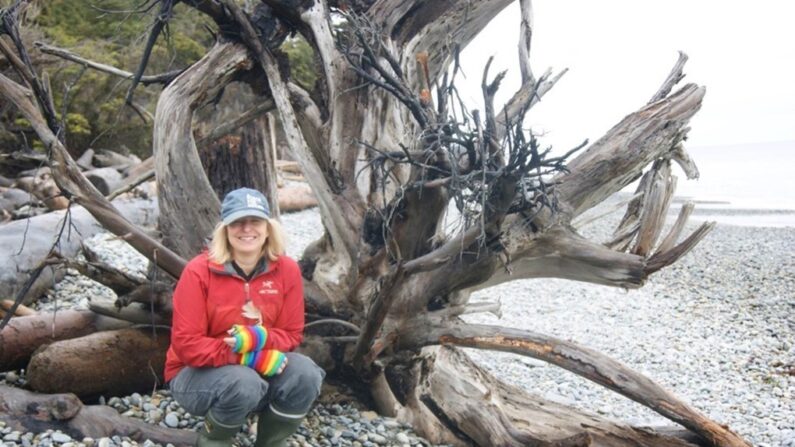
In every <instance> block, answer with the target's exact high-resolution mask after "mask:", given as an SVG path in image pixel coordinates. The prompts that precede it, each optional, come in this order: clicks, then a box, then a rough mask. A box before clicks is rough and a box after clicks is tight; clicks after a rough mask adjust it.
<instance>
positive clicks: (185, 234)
mask: <svg viewBox="0 0 795 447" xmlns="http://www.w3.org/2000/svg"><path fill="white" fill-rule="evenodd" d="M250 64H251V62H250V61H249V59H248V55H247V54H246V50H245V48H244V47H243V46H241V45H235V44H217V45H215V46H214V47H213V48H212V50H210V52H209V53H207V55H205V56H204V57H203V58H202V59H201V60H200V61H199V62H197V63H195V64H193V65H192V66H191V67H190V68H189V69H187V70H185V71H184V72H183V73H182V74H181V75H179V76H178V77H177V78H176V79H175V80H174V81H173V82H172V83H171V84H169V85H168V87H166V88H165V89H164V90H163V93H162V94H161V95H160V99H159V100H158V102H157V111H156V112H155V126H154V136H153V142H152V145H153V148H154V149H153V150H154V157H155V175H156V178H157V181H158V182H159V186H160V187H159V189H158V206H159V207H160V219H159V224H160V229H161V231H163V232H164V233H165V234H167V235H168V239H167V240H166V243H167V244H168V246H169V247H171V248H172V249H173V250H174V251H175V252H177V253H179V254H180V255H182V256H184V257H191V256H193V255H195V254H196V253H198V252H199V251H201V249H202V247H203V246H204V240H205V238H207V237H209V236H210V233H211V232H212V229H213V225H214V222H216V221H217V219H218V216H219V211H220V209H221V203H220V202H219V200H218V198H217V197H216V195H215V192H214V191H213V189H212V187H211V186H210V182H209V181H208V180H207V177H206V176H205V175H204V170H203V168H202V164H201V159H200V158H199V153H198V150H197V149H196V142H195V140H194V138H193V113H194V111H195V110H196V109H197V108H198V107H199V106H201V105H202V104H204V103H205V102H206V101H208V100H210V99H212V98H213V97H215V96H216V94H217V93H218V91H220V90H221V89H222V88H223V87H224V85H226V84H227V83H228V82H230V81H231V79H232V76H234V75H235V74H236V73H237V72H238V70H244V69H247V68H249V67H250V66H251V65H250ZM185 222H192V224H191V226H192V228H193V229H192V231H182V227H183V225H184V224H185Z"/></svg>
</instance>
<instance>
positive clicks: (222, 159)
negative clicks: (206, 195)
mask: <svg viewBox="0 0 795 447" xmlns="http://www.w3.org/2000/svg"><path fill="white" fill-rule="evenodd" d="M266 126H267V120H266V118H265V117H259V118H256V119H254V120H252V121H251V122H249V123H247V124H245V125H244V126H243V127H242V128H241V129H240V132H239V136H238V135H236V134H234V133H233V134H228V135H225V136H223V137H221V138H219V139H218V140H216V141H213V142H209V143H208V144H205V145H204V146H202V147H201V149H200V151H199V152H200V155H201V158H202V164H203V165H204V167H205V171H206V172H207V178H208V179H209V180H210V184H211V185H212V188H213V190H214V191H215V193H216V194H217V195H218V197H223V196H224V195H225V194H226V193H228V192H229V191H232V190H233V189H237V188H242V187H247V188H253V189H256V190H258V191H261V192H262V193H263V194H265V197H267V198H268V201H269V202H270V209H271V216H273V217H276V218H278V217H279V200H278V197H279V196H278V193H277V187H276V163H275V160H274V159H273V152H272V151H271V144H270V141H269V139H268V138H267V130H266Z"/></svg>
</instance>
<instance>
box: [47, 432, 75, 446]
mask: <svg viewBox="0 0 795 447" xmlns="http://www.w3.org/2000/svg"><path fill="white" fill-rule="evenodd" d="M51 439H52V440H53V442H59V443H61V444H63V443H65V442H69V441H71V440H72V437H71V436H69V435H67V434H65V433H61V432H59V431H57V432H55V433H53V434H52V437H51Z"/></svg>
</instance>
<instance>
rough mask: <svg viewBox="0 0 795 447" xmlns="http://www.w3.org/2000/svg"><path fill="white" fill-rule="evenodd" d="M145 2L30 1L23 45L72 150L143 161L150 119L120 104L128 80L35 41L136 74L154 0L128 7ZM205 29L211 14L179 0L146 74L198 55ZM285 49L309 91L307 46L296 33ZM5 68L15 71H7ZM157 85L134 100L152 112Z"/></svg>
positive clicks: (9, 115) (12, 117)
mask: <svg viewBox="0 0 795 447" xmlns="http://www.w3.org/2000/svg"><path fill="white" fill-rule="evenodd" d="M7 3H9V2H8V0H0V5H5V6H7V5H6V4H7ZM148 4H149V2H131V1H129V0H33V1H32V2H31V3H30V5H29V7H28V9H27V12H26V17H25V20H24V21H23V26H24V27H26V28H24V29H23V31H25V32H26V33H27V35H28V36H30V37H29V39H28V40H29V41H26V45H27V46H28V49H29V51H30V52H31V55H32V56H33V58H34V61H37V62H36V63H37V66H36V67H35V68H36V70H37V71H38V72H39V73H41V72H42V71H44V70H46V71H47V72H48V74H49V75H50V84H51V86H52V90H53V99H54V102H55V110H56V111H57V112H58V113H61V112H62V111H63V110H64V101H66V102H67V104H66V110H67V120H66V124H67V129H66V142H67V145H68V146H69V148H70V151H71V152H72V153H73V154H79V153H82V152H83V151H84V150H85V149H87V148H89V147H93V148H95V149H103V148H107V149H116V150H118V148H119V147H122V146H124V147H127V148H129V151H130V152H132V153H135V154H136V155H138V156H140V157H142V158H145V157H147V156H149V155H150V154H151V144H152V122H151V120H148V122H144V120H143V119H142V118H141V116H139V115H138V114H137V113H136V112H135V111H134V110H133V109H132V108H130V107H128V106H126V105H125V104H124V98H125V95H126V93H127V89H128V88H129V85H130V81H128V80H124V79H121V78H119V77H116V76H112V75H109V74H106V73H102V72H99V71H96V70H93V69H86V68H84V67H82V66H80V65H78V64H76V63H74V62H69V61H65V60H62V59H60V58H56V57H51V56H46V55H43V54H41V53H38V52H37V50H35V48H34V46H33V42H32V40H34V39H40V40H43V41H44V42H46V43H48V44H50V45H53V46H57V47H62V48H66V49H68V50H69V51H71V52H73V53H75V54H77V55H79V56H81V57H83V58H85V59H89V60H92V61H95V62H100V63H104V64H108V65H112V66H114V67H117V68H120V69H122V70H125V71H129V72H135V71H136V70H137V68H138V64H139V63H140V60H141V56H142V53H143V50H144V47H145V44H146V41H147V39H148V37H149V33H150V31H151V27H152V24H153V23H154V20H155V17H156V15H157V13H158V12H159V11H158V10H159V4H156V5H155V6H154V8H152V9H151V10H150V11H147V12H138V11H133V10H134V9H135V8H136V7H140V6H141V5H148ZM208 27H209V28H214V24H213V23H212V22H211V20H210V19H208V18H206V17H205V16H203V15H202V14H201V13H199V12H198V11H196V10H194V9H193V8H190V7H188V6H185V5H183V4H177V6H176V7H175V8H174V11H173V16H172V18H171V19H170V20H169V22H168V26H167V28H166V30H165V32H164V33H163V34H161V35H160V37H159V38H158V41H157V44H156V45H155V47H154V48H153V51H152V55H151V57H150V59H149V63H148V66H147V70H146V73H145V74H159V73H164V72H167V71H171V70H175V69H183V68H186V67H188V66H190V65H191V64H193V63H194V62H196V61H197V60H199V59H200V58H201V57H202V56H203V55H204V54H205V53H206V52H207V50H208V49H209V48H210V46H212V44H213V43H214V42H213V36H212V35H211V33H209V32H208V31H207V28H208ZM23 34H25V33H23ZM282 50H283V51H284V52H285V53H286V54H287V55H288V58H289V60H290V66H291V71H292V76H293V79H294V80H295V81H296V82H297V83H299V84H300V85H302V86H303V87H304V88H306V89H309V90H311V89H312V88H313V86H314V84H315V81H316V79H317V74H316V64H315V60H314V58H315V56H314V54H313V52H312V49H311V47H310V46H309V44H308V43H307V42H306V41H305V40H304V39H303V38H301V37H300V36H299V37H296V38H291V39H289V40H287V41H286V42H285V43H284V44H283V46H282ZM41 61H43V62H41ZM3 73H4V74H6V75H9V76H14V74H13V72H12V71H11V70H10V69H9V70H4V71H3ZM14 77H15V76H14ZM162 88H163V87H162V85H150V86H143V85H140V84H139V86H138V87H137V88H136V91H135V97H134V101H135V103H136V105H137V106H138V107H140V108H142V109H144V110H145V111H147V112H148V113H149V114H152V115H153V114H154V112H155V107H156V104H157V98H158V96H159V95H160V93H161V91H162ZM67 91H68V94H67ZM5 113H6V115H5V116H0V120H2V123H14V124H13V125H9V126H7V128H11V127H15V128H16V129H17V130H20V129H23V130H25V129H30V126H29V123H27V122H26V121H25V120H18V119H16V118H17V115H16V113H17V112H16V111H15V110H13V109H6V112H5ZM0 130H2V131H3V132H5V133H3V135H4V139H3V144H2V145H0V150H3V151H5V150H7V149H11V148H13V145H12V144H8V140H9V138H8V137H9V135H12V134H11V133H10V132H8V131H7V130H6V129H2V126H0ZM25 135H26V137H27V143H26V144H29V145H34V144H35V136H34V134H33V132H31V131H27V130H26V131H25ZM17 142H18V144H17V145H16V146H21V144H22V139H21V138H19V139H18V140H17ZM39 146H40V144H39Z"/></svg>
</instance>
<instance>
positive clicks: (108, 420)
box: [0, 385, 197, 446]
mask: <svg viewBox="0 0 795 447" xmlns="http://www.w3.org/2000/svg"><path fill="white" fill-rule="evenodd" d="M0 421H3V422H5V424H6V426H8V427H11V429H12V430H17V431H21V432H34V433H40V432H44V431H47V430H60V431H61V432H62V433H65V434H68V435H69V436H71V437H72V439H75V440H78V441H80V440H82V439H83V438H86V437H90V438H93V439H94V440H99V439H100V438H103V437H113V436H117V435H118V436H122V437H129V438H131V439H132V440H134V441H138V442H141V443H142V442H144V441H145V440H147V439H149V440H151V441H153V442H156V443H159V444H163V445H165V444H169V443H171V444H174V445H175V446H191V445H195V444H196V439H197V435H196V432H193V431H189V430H175V429H171V428H164V427H159V426H156V425H152V424H147V423H146V422H143V421H141V420H138V419H133V418H128V417H124V416H121V415H119V413H118V412H117V411H116V410H114V409H113V408H111V407H108V406H105V405H84V404H83V403H82V402H81V401H80V399H78V398H77V396H75V395H74V394H47V395H42V394H36V393H32V392H30V391H24V390H21V389H18V388H12V387H9V386H5V385H0Z"/></svg>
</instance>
